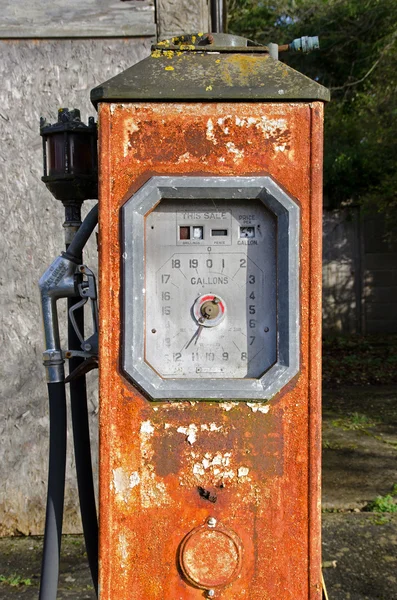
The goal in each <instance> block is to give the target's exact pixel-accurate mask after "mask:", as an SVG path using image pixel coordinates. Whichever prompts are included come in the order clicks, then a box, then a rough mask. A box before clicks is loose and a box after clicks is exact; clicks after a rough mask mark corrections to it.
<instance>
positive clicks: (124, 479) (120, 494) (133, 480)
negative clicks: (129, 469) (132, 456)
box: [113, 467, 141, 502]
mask: <svg viewBox="0 0 397 600" xmlns="http://www.w3.org/2000/svg"><path fill="white" fill-rule="evenodd" d="M140 481H141V478H140V477H139V473H138V472H137V471H134V472H133V473H132V474H131V475H128V473H126V472H125V471H124V469H123V468H122V467H118V468H117V469H113V489H114V491H115V494H116V496H117V498H118V500H121V501H123V502H128V499H129V492H130V490H132V489H133V488H134V487H135V486H137V485H139V483H140Z"/></svg>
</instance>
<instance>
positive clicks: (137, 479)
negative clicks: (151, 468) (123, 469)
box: [130, 471, 141, 489]
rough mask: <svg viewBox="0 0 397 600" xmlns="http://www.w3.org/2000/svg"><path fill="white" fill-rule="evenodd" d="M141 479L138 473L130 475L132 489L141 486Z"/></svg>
mask: <svg viewBox="0 0 397 600" xmlns="http://www.w3.org/2000/svg"><path fill="white" fill-rule="evenodd" d="M140 481H141V478H140V477H139V473H138V471H134V472H133V473H132V475H130V488H131V489H132V488H134V487H135V486H136V485H139V483H140Z"/></svg>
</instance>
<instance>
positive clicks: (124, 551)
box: [119, 533, 129, 569]
mask: <svg viewBox="0 0 397 600" xmlns="http://www.w3.org/2000/svg"><path fill="white" fill-rule="evenodd" d="M119 554H120V566H121V568H122V569H126V568H127V566H128V556H129V552H128V542H127V538H126V537H125V534H124V533H120V534H119Z"/></svg>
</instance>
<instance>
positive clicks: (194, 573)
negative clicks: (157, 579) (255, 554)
mask: <svg viewBox="0 0 397 600" xmlns="http://www.w3.org/2000/svg"><path fill="white" fill-rule="evenodd" d="M242 557H243V546H242V543H241V540H240V538H239V537H238V535H237V534H236V533H235V532H234V531H232V530H231V529H229V528H227V527H225V526H224V525H221V524H218V525H217V526H215V527H211V526H209V525H208V524H206V525H201V526H200V527H197V528H196V529H193V530H192V531H191V532H190V533H189V534H188V535H187V536H186V537H185V539H184V540H183V542H182V544H181V547H180V553H179V563H180V567H181V569H182V572H183V574H184V575H185V577H186V579H187V580H188V582H189V583H191V584H192V585H194V586H196V587H199V588H201V589H215V588H221V587H224V586H226V585H228V584H229V583H232V581H234V580H235V579H236V577H237V576H238V574H239V573H240V570H241V566H242Z"/></svg>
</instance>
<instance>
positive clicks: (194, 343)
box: [145, 200, 277, 379]
mask: <svg viewBox="0 0 397 600" xmlns="http://www.w3.org/2000/svg"><path fill="white" fill-rule="evenodd" d="M147 225H148V226H147V227H146V231H147V239H146V251H145V252H146V259H145V265H146V267H145V268H146V274H145V280H146V285H145V303H146V309H145V319H146V323H145V361H146V362H147V363H148V364H149V365H150V366H151V367H152V368H153V369H154V370H155V371H156V372H157V373H158V374H159V375H160V376H161V377H162V378H164V379H167V378H172V379H178V378H181V379H183V378H232V379H242V378H257V377H260V376H261V375H262V374H263V373H264V372H265V371H266V370H267V369H269V368H270V367H271V366H272V365H273V364H274V363H275V362H276V360H277V331H276V327H277V318H276V313H277V284H276V281H277V277H276V260H277V257H276V218H275V216H274V214H273V213H271V212H270V211H269V210H268V209H267V208H266V207H265V206H264V205H263V203H261V202H260V201H258V200H251V201H249V202H248V201H245V202H244V201H237V200H228V201H226V200H220V201H219V200H217V202H216V203H215V202H214V201H199V202H198V201H195V203H194V204H193V203H191V202H189V201H186V202H185V201H183V200H182V201H178V202H175V201H173V200H163V201H162V202H160V203H159V204H158V205H157V207H156V208H155V209H154V210H153V211H152V212H150V214H149V215H148V216H147ZM153 226H154V229H153ZM207 232H208V234H210V235H208V234H207ZM175 240H177V243H176V244H175Z"/></svg>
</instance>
